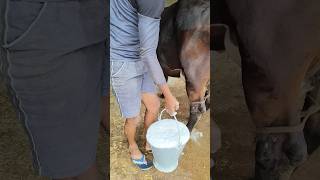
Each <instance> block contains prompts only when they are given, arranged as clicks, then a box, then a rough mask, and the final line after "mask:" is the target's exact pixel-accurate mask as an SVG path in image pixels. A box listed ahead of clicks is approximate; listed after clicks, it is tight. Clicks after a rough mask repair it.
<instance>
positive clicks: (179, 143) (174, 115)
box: [158, 108, 182, 146]
mask: <svg viewBox="0 0 320 180" xmlns="http://www.w3.org/2000/svg"><path fill="white" fill-rule="evenodd" d="M166 110H167V109H166V108H164V109H163V110H162V111H161V112H160V115H159V118H158V119H159V121H161V120H162V114H163V112H164V111H166ZM176 115H177V112H174V114H173V117H174V119H175V120H176V127H177V129H178V134H179V135H178V145H179V146H182V143H181V137H180V128H179V125H178V119H177V117H176Z"/></svg>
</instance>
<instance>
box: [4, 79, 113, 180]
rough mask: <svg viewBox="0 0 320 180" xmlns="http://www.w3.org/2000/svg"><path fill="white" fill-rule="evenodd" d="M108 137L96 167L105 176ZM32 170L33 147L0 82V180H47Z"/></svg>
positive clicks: (102, 140) (102, 143)
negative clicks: (31, 147)
mask: <svg viewBox="0 0 320 180" xmlns="http://www.w3.org/2000/svg"><path fill="white" fill-rule="evenodd" d="M106 138H107V137H106V134H105V133H101V136H100V137H99V145H98V153H97V163H98V167H99V171H100V173H102V174H105V173H106V170H107V167H106V164H107V163H106V162H107V160H106V148H107V144H106V142H107V141H106ZM47 179H48V178H44V177H39V176H37V174H36V173H35V172H34V170H33V168H32V156H31V149H30V144H29V141H28V138H27V135H26V133H25V131H24V129H23V126H22V124H21V122H20V121H19V120H18V119H17V116H16V113H15V110H14V108H13V107H12V105H11V103H10V100H9V97H8V96H7V93H6V88H5V87H4V85H3V83H1V82H0V180H47Z"/></svg>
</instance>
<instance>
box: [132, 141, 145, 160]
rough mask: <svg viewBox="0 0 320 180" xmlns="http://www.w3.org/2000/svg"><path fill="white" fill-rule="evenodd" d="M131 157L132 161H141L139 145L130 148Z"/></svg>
mask: <svg viewBox="0 0 320 180" xmlns="http://www.w3.org/2000/svg"><path fill="white" fill-rule="evenodd" d="M129 151H130V156H131V158H132V159H140V158H141V156H142V153H141V151H140V149H139V147H138V145H137V144H135V145H130V146H129Z"/></svg>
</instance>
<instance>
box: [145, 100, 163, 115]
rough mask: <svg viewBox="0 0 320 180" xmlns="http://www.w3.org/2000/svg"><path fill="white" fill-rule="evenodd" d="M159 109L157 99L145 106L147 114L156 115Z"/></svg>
mask: <svg viewBox="0 0 320 180" xmlns="http://www.w3.org/2000/svg"><path fill="white" fill-rule="evenodd" d="M159 109H160V100H159V99H158V98H155V99H154V100H152V101H150V102H149V103H148V104H147V105H146V110H147V112H148V113H152V114H158V112H159Z"/></svg>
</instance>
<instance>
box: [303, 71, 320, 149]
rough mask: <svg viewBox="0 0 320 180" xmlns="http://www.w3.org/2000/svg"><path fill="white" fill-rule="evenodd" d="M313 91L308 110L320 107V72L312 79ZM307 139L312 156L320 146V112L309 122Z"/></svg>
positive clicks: (306, 132) (310, 95)
mask: <svg viewBox="0 0 320 180" xmlns="http://www.w3.org/2000/svg"><path fill="white" fill-rule="evenodd" d="M310 83H311V86H312V87H313V89H312V91H310V92H309V93H308V97H307V99H306V104H305V106H307V107H306V108H310V107H312V106H317V107H319V106H320V72H318V73H316V75H314V76H313V77H312V78H311V81H310ZM304 134H305V138H306V141H307V145H308V153H309V154H311V153H312V152H313V151H315V150H316V149H317V148H318V147H319V146H320V141H319V139H320V112H317V113H315V114H313V115H312V116H311V117H310V118H309V119H308V121H307V123H306V126H305V129H304Z"/></svg>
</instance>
